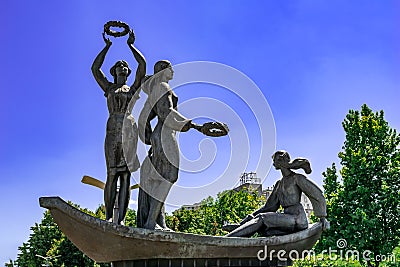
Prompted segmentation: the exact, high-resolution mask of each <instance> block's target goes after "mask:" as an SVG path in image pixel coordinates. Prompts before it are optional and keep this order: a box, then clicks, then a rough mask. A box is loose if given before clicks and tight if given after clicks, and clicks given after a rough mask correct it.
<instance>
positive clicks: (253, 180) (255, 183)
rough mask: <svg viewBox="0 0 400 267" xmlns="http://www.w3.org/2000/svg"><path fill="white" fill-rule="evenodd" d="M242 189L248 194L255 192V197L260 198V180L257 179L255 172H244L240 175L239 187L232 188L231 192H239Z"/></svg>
mask: <svg viewBox="0 0 400 267" xmlns="http://www.w3.org/2000/svg"><path fill="white" fill-rule="evenodd" d="M243 189H246V190H248V191H250V192H257V195H259V196H261V194H262V184H261V179H260V178H258V177H257V174H256V173H255V172H245V173H242V174H241V175H240V179H239V186H237V187H235V188H233V190H234V191H236V192H239V191H241V190H243Z"/></svg>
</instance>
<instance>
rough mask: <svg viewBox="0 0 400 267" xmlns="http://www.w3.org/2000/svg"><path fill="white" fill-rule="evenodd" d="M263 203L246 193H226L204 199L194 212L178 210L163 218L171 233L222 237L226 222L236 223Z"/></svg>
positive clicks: (260, 198)
mask: <svg viewBox="0 0 400 267" xmlns="http://www.w3.org/2000/svg"><path fill="white" fill-rule="evenodd" d="M264 203H265V197H264V196H262V197H259V196H257V194H256V193H250V192H248V191H246V190H242V191H239V192H236V191H232V190H227V191H224V192H222V193H219V194H218V196H217V198H216V199H215V200H214V199H213V198H212V197H208V198H206V199H204V200H203V201H201V204H200V207H199V208H198V209H196V210H186V209H179V210H176V211H174V212H173V214H172V215H171V216H167V225H168V227H170V228H171V229H172V230H174V231H178V232H185V233H195V234H203V235H224V234H226V232H224V231H222V229H221V228H222V226H223V225H224V223H226V222H239V221H240V220H241V219H243V218H244V217H246V215H247V214H249V213H252V212H253V211H254V210H255V209H258V208H259V207H260V206H261V205H262V204H264Z"/></svg>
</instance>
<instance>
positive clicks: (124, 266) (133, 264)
mask: <svg viewBox="0 0 400 267" xmlns="http://www.w3.org/2000/svg"><path fill="white" fill-rule="evenodd" d="M112 266H113V267H225V266H232V267H233V266H238V267H239V266H246V267H247V266H268V267H277V266H292V261H290V260H287V261H278V259H274V260H272V261H271V260H265V261H259V260H258V259H254V258H243V259H228V258H223V259H169V260H168V259H158V260H157V259H152V260H133V261H117V262H113V265H112Z"/></svg>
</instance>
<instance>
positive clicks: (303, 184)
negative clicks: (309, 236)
mask: <svg viewBox="0 0 400 267" xmlns="http://www.w3.org/2000/svg"><path fill="white" fill-rule="evenodd" d="M295 177H296V184H297V185H298V187H299V188H300V190H301V191H302V192H303V193H304V194H305V195H306V196H307V197H308V198H309V199H310V201H311V204H312V206H313V210H314V215H315V216H317V217H318V218H321V217H326V200H325V197H324V195H323V194H322V190H321V189H320V188H319V187H318V186H317V185H316V184H315V183H314V182H312V181H311V180H309V179H307V178H306V177H305V176H304V175H301V174H298V175H296V176H295Z"/></svg>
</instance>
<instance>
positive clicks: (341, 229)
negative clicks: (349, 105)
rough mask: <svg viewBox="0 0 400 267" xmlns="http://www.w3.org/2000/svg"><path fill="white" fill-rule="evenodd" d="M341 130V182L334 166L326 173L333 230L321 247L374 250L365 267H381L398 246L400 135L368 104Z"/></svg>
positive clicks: (399, 234) (352, 115)
mask: <svg viewBox="0 0 400 267" xmlns="http://www.w3.org/2000/svg"><path fill="white" fill-rule="evenodd" d="M343 128H344V131H345V134H346V140H345V142H344V145H343V148H342V149H343V150H342V151H341V152H340V153H339V158H340V164H341V165H342V169H341V170H340V175H341V177H342V182H341V183H339V179H338V174H337V170H336V166H335V165H334V164H333V165H332V166H331V167H330V168H328V169H327V171H326V172H324V173H323V175H324V177H325V180H324V188H325V197H326V199H327V206H328V220H329V221H330V222H331V230H330V231H328V232H326V233H324V235H323V239H322V241H321V242H320V244H319V248H322V249H325V248H327V247H329V246H330V247H333V248H336V241H337V240H338V239H340V238H344V239H346V241H347V247H346V249H357V250H358V251H361V252H363V251H367V250H369V251H372V255H371V257H370V258H371V260H370V261H367V265H368V266H379V264H380V262H379V260H374V259H375V256H376V255H385V254H388V253H391V252H392V250H393V249H394V247H396V246H397V245H398V244H399V241H400V149H399V144H400V136H399V134H398V133H397V132H396V130H394V129H392V128H391V127H390V126H389V125H388V123H387V122H386V120H385V119H384V113H383V111H380V112H377V113H374V112H373V111H372V110H371V109H369V108H368V106H367V105H363V106H362V108H361V112H359V111H353V110H350V111H349V114H348V115H347V116H346V119H345V120H344V122H343Z"/></svg>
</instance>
